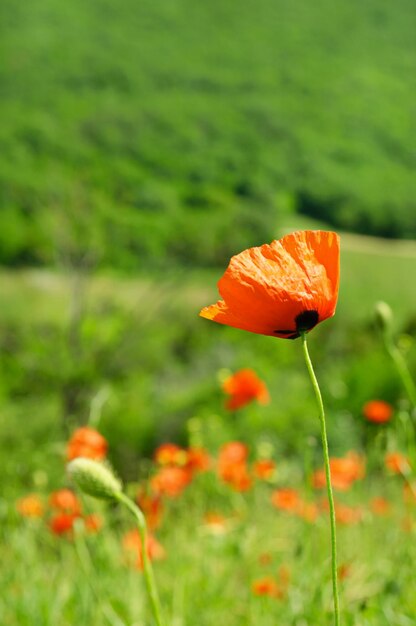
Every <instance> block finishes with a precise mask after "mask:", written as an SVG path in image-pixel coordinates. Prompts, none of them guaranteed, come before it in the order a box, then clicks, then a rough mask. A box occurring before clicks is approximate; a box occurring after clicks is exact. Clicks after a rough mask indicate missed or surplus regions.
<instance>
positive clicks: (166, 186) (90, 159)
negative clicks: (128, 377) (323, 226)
mask: <svg viewBox="0 0 416 626" xmlns="http://www.w3.org/2000/svg"><path fill="white" fill-rule="evenodd" d="M413 25H414V3H413V2H412V0H399V2H398V3H395V4H394V5H393V4H392V3H389V2H387V1H385V0H383V1H382V2H380V0H365V1H364V2H361V3H344V2H341V1H339V2H335V3H334V2H330V1H329V0H318V1H317V2H315V3H314V4H313V5H311V4H310V3H309V2H307V1H306V0H302V1H301V2H300V3H297V4H296V6H294V5H293V3H291V2H287V1H285V0H279V1H278V2H275V1H272V0H261V1H260V3H259V2H258V0H256V1H254V0H246V2H244V3H243V4H242V6H240V7H239V10H238V11H236V9H235V7H234V6H233V5H232V4H231V3H226V4H224V2H219V1H217V0H215V1H213V2H210V3H208V4H204V3H194V2H191V1H190V0H179V1H178V2H175V3H174V4H172V2H169V1H168V0H162V1H161V2H156V3H155V2H151V1H149V0H144V1H142V2H140V3H137V2H135V1H134V0H127V1H126V2H123V3H122V4H119V5H117V6H113V5H112V4H111V3H110V2H107V1H106V0H91V1H90V2H88V3H85V2H81V0H74V1H73V2H71V3H69V4H66V5H63V4H62V2H59V1H58V0H34V1H33V2H31V3H30V4H29V5H28V4H24V5H23V4H22V5H16V3H15V2H12V0H5V1H4V2H3V3H2V47H3V51H4V53H5V59H6V62H5V63H3V64H2V68H1V70H0V72H1V75H0V78H1V83H2V100H1V105H0V106H1V109H0V110H1V118H2V120H3V124H2V128H1V131H0V133H1V135H0V137H1V143H2V150H1V154H0V183H1V189H2V192H1V197H0V210H1V219H2V228H1V229H0V261H1V262H2V263H5V264H11V265H22V264H27V263H32V264H33V263H35V264H45V263H46V264H51V263H54V262H55V261H56V258H57V255H58V258H60V255H61V251H62V248H64V250H66V249H67V247H68V245H67V244H68V242H67V236H68V228H69V230H71V228H72V229H73V228H75V230H76V234H75V235H74V236H73V238H75V239H77V237H79V234H80V230H81V232H83V236H84V238H85V241H87V242H88V246H89V250H90V254H89V263H90V264H91V263H95V264H100V265H101V266H117V267H119V268H122V269H124V270H130V271H131V270H135V269H137V268H143V267H152V268H155V267H166V266H168V265H170V264H171V263H172V262H175V263H180V264H182V265H185V266H195V265H199V266H207V265H212V264H216V265H221V266H222V265H224V263H225V261H226V260H227V259H228V257H229V256H230V255H231V254H232V253H234V252H235V251H237V250H241V249H243V248H245V247H248V246H249V245H254V244H260V243H263V242H264V241H267V240H270V239H271V238H272V237H273V233H274V232H275V230H276V228H278V227H279V226H280V224H281V223H282V221H284V220H285V219H286V216H287V214H288V213H289V214H291V213H293V212H295V211H300V212H302V213H306V214H309V215H312V216H314V217H320V218H322V219H324V220H325V221H327V222H328V223H329V224H332V225H333V226H335V227H337V228H343V229H345V230H355V231H359V232H366V233H370V232H372V233H376V234H379V235H383V236H386V237H415V236H416V218H415V216H416V207H415V196H416V194H415V182H414V180H415V179H414V166H415V156H414V152H413V148H412V146H413V144H414V134H415V127H414V116H413V111H412V107H413V102H414V101H415V96H416V94H415V86H414V81H411V80H409V76H412V75H414V73H415V70H416V51H415V47H414V27H413ZM79 222H81V223H82V227H81V229H80V228H79ZM74 223H75V224H76V225H77V226H74ZM68 224H69V227H68ZM178 235H179V236H178Z"/></svg>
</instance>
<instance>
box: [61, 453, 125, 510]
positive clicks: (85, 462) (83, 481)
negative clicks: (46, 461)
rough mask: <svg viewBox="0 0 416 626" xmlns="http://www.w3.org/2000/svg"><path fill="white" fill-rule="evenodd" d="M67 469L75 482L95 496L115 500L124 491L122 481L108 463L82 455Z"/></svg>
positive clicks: (100, 498)
mask: <svg viewBox="0 0 416 626" xmlns="http://www.w3.org/2000/svg"><path fill="white" fill-rule="evenodd" d="M67 470H68V474H69V476H70V477H71V478H72V480H73V481H74V483H75V484H76V485H77V486H78V487H79V488H80V489H81V490H82V491H83V492H84V493H86V494H88V495H89V496H92V497H93V498H98V499H99V500H113V499H116V498H117V497H118V496H119V495H120V494H121V492H122V488H123V486H122V484H121V481H120V480H119V479H118V478H117V477H116V476H115V475H114V473H113V471H112V470H111V468H110V467H109V466H108V465H107V464H104V463H99V462H98V461H93V460H92V459H84V458H81V457H80V458H77V459H74V460H73V461H71V462H70V463H69V464H68V465H67Z"/></svg>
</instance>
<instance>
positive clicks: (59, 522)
mask: <svg viewBox="0 0 416 626" xmlns="http://www.w3.org/2000/svg"><path fill="white" fill-rule="evenodd" d="M78 518H79V515H78V514H76V513H61V512H60V513H56V514H55V515H54V516H53V517H52V518H51V519H50V520H49V528H50V529H51V531H52V532H53V534H54V535H66V534H70V533H71V532H72V531H73V528H74V523H75V520H76V519H78Z"/></svg>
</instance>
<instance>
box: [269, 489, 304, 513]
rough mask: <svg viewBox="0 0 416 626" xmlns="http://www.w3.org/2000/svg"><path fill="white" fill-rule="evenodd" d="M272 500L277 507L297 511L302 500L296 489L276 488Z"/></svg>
mask: <svg viewBox="0 0 416 626" xmlns="http://www.w3.org/2000/svg"><path fill="white" fill-rule="evenodd" d="M271 501H272V504H273V505H274V506H275V507H276V508H277V509H282V510H284V511H297V510H298V508H299V505H300V502H301V500H300V497H299V493H298V492H297V491H296V490H295V489H276V490H275V491H273V493H272V494H271Z"/></svg>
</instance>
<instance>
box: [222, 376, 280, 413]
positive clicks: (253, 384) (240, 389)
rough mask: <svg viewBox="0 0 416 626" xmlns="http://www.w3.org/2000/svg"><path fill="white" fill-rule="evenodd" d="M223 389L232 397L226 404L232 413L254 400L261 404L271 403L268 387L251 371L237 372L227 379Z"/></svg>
mask: <svg viewBox="0 0 416 626" xmlns="http://www.w3.org/2000/svg"><path fill="white" fill-rule="evenodd" d="M222 388H223V391H224V392H225V393H226V394H227V395H229V396H230V397H229V398H228V400H227V401H226V404H225V407H226V408H227V409H229V410H230V411H234V410H236V409H240V408H242V407H243V406H245V405H246V404H249V403H250V402H252V401H253V400H257V402H259V403H260V404H267V403H268V402H269V401H270V396H269V392H268V390H267V387H266V385H265V384H264V382H262V381H261V380H260V378H258V376H257V374H256V373H255V372H253V370H251V369H242V370H239V371H238V372H235V374H232V375H231V376H229V377H228V378H226V379H225V381H224V382H223V385H222Z"/></svg>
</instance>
